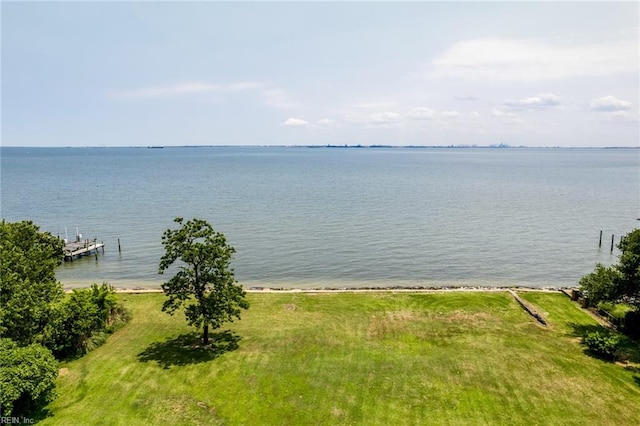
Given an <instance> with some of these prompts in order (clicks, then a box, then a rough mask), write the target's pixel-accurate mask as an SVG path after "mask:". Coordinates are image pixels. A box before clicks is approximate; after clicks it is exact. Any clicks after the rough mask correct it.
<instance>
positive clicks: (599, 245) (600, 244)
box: [598, 229, 602, 248]
mask: <svg viewBox="0 0 640 426" xmlns="http://www.w3.org/2000/svg"><path fill="white" fill-rule="evenodd" d="M600 247H602V229H601V230H600V242H598V248H600Z"/></svg>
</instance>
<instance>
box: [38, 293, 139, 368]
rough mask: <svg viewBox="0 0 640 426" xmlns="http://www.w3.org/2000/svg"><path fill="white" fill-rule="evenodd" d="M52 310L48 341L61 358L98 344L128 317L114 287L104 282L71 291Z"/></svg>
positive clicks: (79, 352)
mask: <svg viewBox="0 0 640 426" xmlns="http://www.w3.org/2000/svg"><path fill="white" fill-rule="evenodd" d="M55 312H56V314H55V315H54V316H53V320H52V322H51V324H50V331H49V335H50V341H49V342H48V343H49V344H50V346H51V347H52V349H53V351H54V353H55V354H56V355H57V356H58V357H61V358H68V357H73V356H78V355H83V354H85V353H86V352H88V351H90V350H92V349H93V348H95V347H97V346H100V345H101V344H102V343H104V341H105V340H106V338H107V337H108V334H109V333H110V332H112V331H114V330H115V329H117V328H118V327H119V326H121V325H122V324H124V323H125V322H126V319H127V313H126V311H125V309H124V307H123V306H121V305H119V304H118V300H117V297H116V293H115V289H114V288H113V287H112V286H110V285H109V284H107V283H103V284H102V285H100V286H98V285H97V284H93V285H92V286H91V288H90V289H75V290H73V291H72V292H71V294H69V295H68V297H67V298H66V299H65V300H64V301H63V302H61V303H59V304H58V305H57V306H56V311H55Z"/></svg>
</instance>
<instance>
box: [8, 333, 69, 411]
mask: <svg viewBox="0 0 640 426" xmlns="http://www.w3.org/2000/svg"><path fill="white" fill-rule="evenodd" d="M57 377H58V362H57V361H56V360H55V358H54V357H53V354H52V353H51V351H49V350H48V349H46V348H45V347H43V346H42V345H39V344H37V343H34V344H31V345H29V346H23V347H20V346H18V344H17V343H16V342H14V341H13V340H11V339H0V411H2V415H3V416H12V417H19V416H23V417H28V416H32V415H34V414H36V413H37V412H38V410H40V409H42V408H44V406H45V405H47V404H48V403H49V402H50V401H52V400H53V398H54V396H55V386H56V383H55V381H56V378H57Z"/></svg>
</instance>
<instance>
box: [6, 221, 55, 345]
mask: <svg viewBox="0 0 640 426" xmlns="http://www.w3.org/2000/svg"><path fill="white" fill-rule="evenodd" d="M62 246H63V243H62V241H60V240H59V239H58V238H56V237H54V236H53V235H51V234H50V233H48V232H41V231H40V229H39V228H38V226H36V225H34V223H33V222H31V221H22V222H15V223H10V222H6V221H4V220H2V222H1V223H0V307H1V308H0V336H2V337H9V338H11V339H13V340H14V341H16V342H18V343H19V344H30V343H33V342H40V341H42V339H43V332H44V330H45V326H46V324H47V323H48V322H49V320H50V318H51V315H52V309H53V305H54V303H56V302H58V301H60V300H61V299H62V297H63V296H64V293H63V290H62V285H61V284H60V283H59V282H58V281H57V280H56V276H55V270H56V267H57V266H58V265H59V264H60V262H61V261H62Z"/></svg>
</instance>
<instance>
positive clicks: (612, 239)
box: [611, 234, 615, 253]
mask: <svg viewBox="0 0 640 426" xmlns="http://www.w3.org/2000/svg"><path fill="white" fill-rule="evenodd" d="M614 239H615V235H614V234H611V253H613V242H614Z"/></svg>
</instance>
